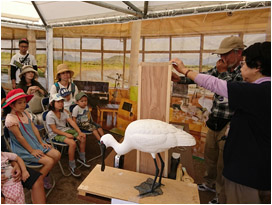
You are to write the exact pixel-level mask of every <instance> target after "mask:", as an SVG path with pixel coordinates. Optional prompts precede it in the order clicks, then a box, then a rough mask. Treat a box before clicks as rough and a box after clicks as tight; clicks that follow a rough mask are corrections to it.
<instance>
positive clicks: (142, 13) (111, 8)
mask: <svg viewBox="0 0 272 205" xmlns="http://www.w3.org/2000/svg"><path fill="white" fill-rule="evenodd" d="M270 6H271V2H270V1H1V25H2V26H7V27H15V28H16V27H18V28H27V29H40V30H46V52H47V68H48V69H47V75H48V76H53V41H52V39H53V28H62V27H63V28H65V27H68V28H72V27H73V28H75V27H76V26H81V25H95V24H107V23H124V22H129V21H135V20H145V19H156V18H160V19H161V18H163V17H175V16H185V15H187V16H189V15H191V16H192V15H197V14H211V13H215V12H218V13H219V12H221V13H222V12H225V13H227V14H228V15H232V12H236V11H237V12H238V11H244V10H253V9H258V8H270ZM200 23H201V22H200ZM147 26H148V25H147ZM185 27H186V26H185ZM166 29H167V28H166ZM180 31H181V29H179V30H178V29H177V31H176V32H180ZM54 32H55V30H54ZM88 32H89V30H88ZM192 32H194V30H193V31H192ZM52 84H53V78H48V83H47V86H48V87H50V85H52Z"/></svg>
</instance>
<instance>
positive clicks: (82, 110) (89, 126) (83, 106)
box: [72, 92, 104, 142]
mask: <svg viewBox="0 0 272 205" xmlns="http://www.w3.org/2000/svg"><path fill="white" fill-rule="evenodd" d="M75 99H76V103H77V105H76V106H75V107H74V109H73V112H72V117H73V120H74V121H75V122H76V123H77V125H78V126H79V128H80V129H82V130H86V131H89V132H93V134H94V136H95V137H96V139H97V140H98V141H99V142H100V137H101V136H103V135H104V132H103V129H102V128H101V126H100V125H99V124H96V123H95V122H94V121H92V120H90V118H91V113H90V111H89V108H88V98H87V95H86V94H85V93H84V92H80V93H78V94H77V95H76V97H75Z"/></svg>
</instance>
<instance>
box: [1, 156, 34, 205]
mask: <svg viewBox="0 0 272 205" xmlns="http://www.w3.org/2000/svg"><path fill="white" fill-rule="evenodd" d="M11 161H16V162H18V164H19V166H20V168H21V171H22V180H23V181H26V179H27V178H28V177H29V173H28V171H27V170H26V166H25V164H24V161H23V160H22V159H21V158H20V157H18V156H17V154H14V153H11V152H1V172H2V174H4V175H5V178H6V181H5V183H4V184H3V185H2V184H1V185H2V186H1V192H2V193H3V195H4V197H5V203H6V204H25V194H24V188H23V185H22V183H21V181H14V180H13V177H12V170H13V167H12V166H11V163H10V162H11Z"/></svg>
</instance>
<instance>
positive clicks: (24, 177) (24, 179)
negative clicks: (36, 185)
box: [22, 170, 30, 182]
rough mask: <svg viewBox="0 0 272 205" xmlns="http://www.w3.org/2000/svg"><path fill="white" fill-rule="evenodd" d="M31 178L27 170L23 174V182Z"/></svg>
mask: <svg viewBox="0 0 272 205" xmlns="http://www.w3.org/2000/svg"><path fill="white" fill-rule="evenodd" d="M29 176H30V175H29V173H28V171H27V170H25V171H23V173H22V180H23V182H25V181H26V180H27V178H28V177H29Z"/></svg>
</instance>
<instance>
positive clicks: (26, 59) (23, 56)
mask: <svg viewBox="0 0 272 205" xmlns="http://www.w3.org/2000/svg"><path fill="white" fill-rule="evenodd" d="M28 46H29V42H28V40H27V38H22V39H20V40H19V53H17V54H15V55H14V56H12V58H11V61H10V66H11V68H10V79H11V82H12V89H15V88H16V84H18V83H19V81H20V77H19V75H20V73H21V69H22V67H23V66H24V65H32V66H33V68H34V69H35V70H36V71H37V70H38V67H37V62H36V59H35V57H34V56H33V55H31V54H29V53H28Z"/></svg>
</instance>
